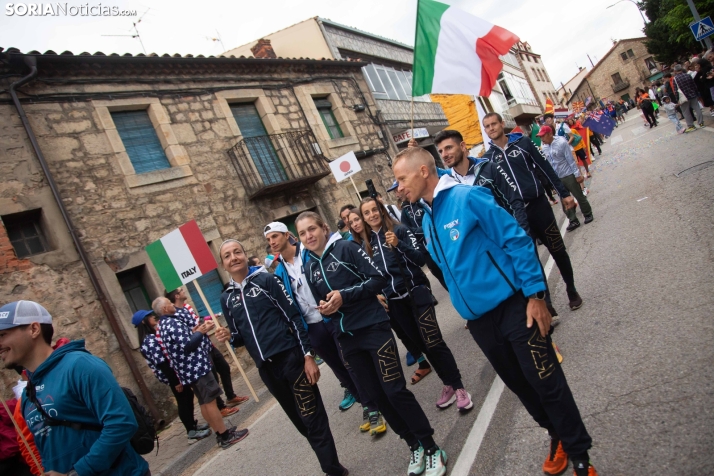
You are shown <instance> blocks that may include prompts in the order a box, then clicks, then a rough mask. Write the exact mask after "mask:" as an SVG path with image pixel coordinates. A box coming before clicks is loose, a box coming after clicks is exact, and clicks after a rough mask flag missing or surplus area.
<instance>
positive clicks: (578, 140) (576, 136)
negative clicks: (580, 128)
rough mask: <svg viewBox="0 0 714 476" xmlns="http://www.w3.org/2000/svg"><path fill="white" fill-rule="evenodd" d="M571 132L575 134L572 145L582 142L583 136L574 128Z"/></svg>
mask: <svg viewBox="0 0 714 476" xmlns="http://www.w3.org/2000/svg"><path fill="white" fill-rule="evenodd" d="M570 132H571V133H572V134H573V143H572V144H570V145H571V146H573V147H575V146H577V145H578V144H580V141H582V140H583V138H582V136H581V135H580V134H578V133H577V132H575V131H574V130H572V129H570Z"/></svg>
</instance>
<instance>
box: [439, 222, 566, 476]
mask: <svg viewBox="0 0 714 476" xmlns="http://www.w3.org/2000/svg"><path fill="white" fill-rule="evenodd" d="M567 227H568V219H567V218H566V219H565V221H564V222H563V226H561V227H560V234H561V236H565V229H566V228H567ZM554 264H555V261H554V260H553V257H552V256H550V257H549V258H548V261H547V262H546V264H545V268H544V271H545V277H546V278H548V277H550V272H551V271H552V270H553V265H554ZM504 388H505V385H504V384H503V381H502V380H501V379H500V378H498V375H497V376H496V378H495V379H493V383H492V384H491V388H490V389H489V391H488V395H486V400H485V401H484V402H483V405H482V406H481V409H480V410H479V412H478V416H477V417H476V421H475V422H474V425H473V426H472V427H471V431H470V432H469V436H468V437H466V442H464V446H463V447H462V448H461V453H459V457H458V458H457V459H456V463H454V465H453V466H452V467H451V472H450V474H451V476H468V474H469V473H470V472H471V466H473V464H474V461H476V456H477V455H478V450H479V449H480V448H481V443H483V437H484V436H486V431H487V430H488V426H489V425H490V424H491V419H492V418H493V414H494V413H495V412H496V407H497V406H498V401H499V400H500V399H501V394H502V393H503V389H504Z"/></svg>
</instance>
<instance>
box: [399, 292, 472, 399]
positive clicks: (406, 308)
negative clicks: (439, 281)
mask: <svg viewBox="0 0 714 476" xmlns="http://www.w3.org/2000/svg"><path fill="white" fill-rule="evenodd" d="M412 298H413V301H414V302H412V300H411V299H409V297H406V298H404V299H389V301H388V304H389V312H388V314H389V318H390V320H391V319H393V321H396V323H397V324H398V326H399V327H401V328H402V330H403V331H404V332H405V333H406V334H407V336H408V337H409V339H410V340H411V341H412V342H414V343H415V344H416V345H417V347H418V348H419V350H420V351H421V352H423V353H424V354H425V355H426V357H427V358H428V359H429V363H431V366H432V367H434V370H436V373H437V375H438V376H439V378H440V379H441V381H442V382H443V383H444V385H450V386H451V387H453V388H454V390H458V389H460V388H464V384H463V383H462V382H461V373H460V372H459V367H458V366H457V365H456V360H455V359H454V355H453V354H452V353H451V349H449V346H447V345H446V342H444V337H443V336H442V335H441V329H440V328H439V323H438V322H437V320H436V312H435V311H434V304H433V302H432V300H431V291H430V290H429V288H427V287H426V286H417V287H415V288H414V289H413V290H412ZM417 316H418V317H417ZM410 352H411V351H410ZM412 355H413V353H412Z"/></svg>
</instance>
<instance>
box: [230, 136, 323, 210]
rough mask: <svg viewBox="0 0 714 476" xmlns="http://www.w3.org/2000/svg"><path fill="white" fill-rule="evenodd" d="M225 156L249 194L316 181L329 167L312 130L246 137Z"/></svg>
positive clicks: (254, 196) (251, 196)
mask: <svg viewBox="0 0 714 476" xmlns="http://www.w3.org/2000/svg"><path fill="white" fill-rule="evenodd" d="M228 156H229V157H230V159H231V163H232V164H233V167H235V169H236V172H237V173H238V177H239V179H240V181H241V182H242V184H243V187H244V188H245V190H246V192H247V194H248V196H249V198H256V197H259V196H262V195H269V194H271V193H276V192H279V191H282V190H285V189H286V188H291V187H299V186H304V185H308V184H310V183H314V182H317V181H318V180H320V179H321V178H323V177H325V176H327V175H329V173H330V168H329V166H328V165H327V160H326V159H325V156H324V155H323V154H322V150H321V149H320V146H319V145H318V143H317V139H315V136H314V134H313V133H312V131H309V130H306V131H292V132H284V133H282V134H272V135H265V136H257V137H246V138H244V139H242V140H241V141H240V142H238V143H237V144H236V145H234V146H233V147H231V148H230V149H228Z"/></svg>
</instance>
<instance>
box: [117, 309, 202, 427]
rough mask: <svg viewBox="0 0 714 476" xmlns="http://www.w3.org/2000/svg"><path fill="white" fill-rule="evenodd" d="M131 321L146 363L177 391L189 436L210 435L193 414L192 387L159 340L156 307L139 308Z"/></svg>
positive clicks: (161, 380)
mask: <svg viewBox="0 0 714 476" xmlns="http://www.w3.org/2000/svg"><path fill="white" fill-rule="evenodd" d="M131 323H132V324H133V325H134V327H136V329H137V331H138V332H139V342H141V347H140V348H139V350H140V351H141V355H143V356H144V359H145V360H146V364H147V365H148V366H149V368H150V369H151V371H152V372H153V373H154V376H155V377H156V379H157V380H158V381H159V382H161V383H163V384H165V385H168V386H169V388H170V389H171V393H173V394H174V398H175V399H176V406H177V407H178V414H179V419H180V420H181V423H182V424H183V426H184V428H185V429H186V435H187V436H188V439H189V440H202V439H203V438H206V437H207V436H210V434H211V430H210V429H209V427H208V425H203V424H202V425H198V421H196V420H194V418H193V408H194V407H193V391H192V390H191V387H189V386H188V385H187V386H185V387H184V386H183V385H181V382H180V381H179V379H178V376H177V375H176V372H175V371H174V369H172V368H171V364H170V363H169V361H168V359H167V358H166V356H165V355H164V353H163V351H162V350H161V346H160V345H159V342H158V341H157V340H156V326H157V323H158V319H157V318H156V314H154V311H147V310H140V311H136V312H135V313H134V315H133V316H132V318H131Z"/></svg>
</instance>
